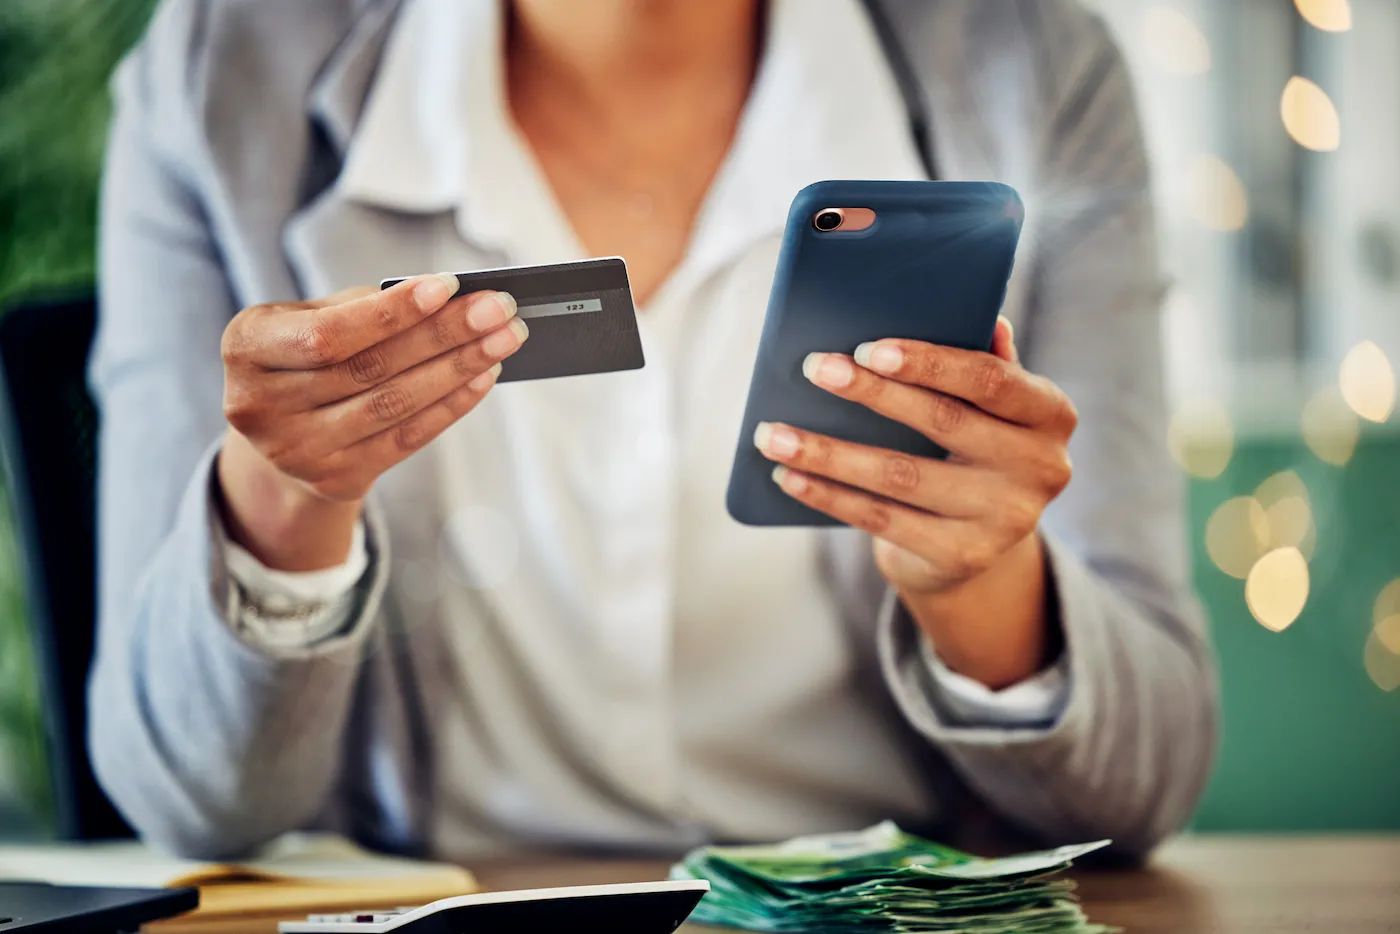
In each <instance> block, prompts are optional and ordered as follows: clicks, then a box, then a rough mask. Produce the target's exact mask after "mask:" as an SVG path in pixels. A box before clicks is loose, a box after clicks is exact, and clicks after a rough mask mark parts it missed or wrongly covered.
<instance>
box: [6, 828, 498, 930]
mask: <svg viewBox="0 0 1400 934" xmlns="http://www.w3.org/2000/svg"><path fill="white" fill-rule="evenodd" d="M0 880H30V881H42V882H51V883H54V884H58V885H98V886H106V887H112V888H172V887H179V886H187V885H193V886H198V887H199V890H200V905H199V909H198V910H197V911H195V912H192V913H190V914H188V915H182V916H180V917H178V918H172V919H169V920H167V921H160V922H156V923H154V924H149V925H147V926H146V928H145V929H146V930H150V931H153V932H158V934H183V932H199V934H213V932H215V931H217V930H220V929H224V928H227V929H237V930H241V931H260V930H266V931H273V930H276V923H277V921H278V920H279V919H285V918H292V917H301V916H304V915H306V914H308V913H311V912H317V911H337V910H345V911H349V910H355V909H359V908H397V907H401V906H408V905H422V904H426V903H428V902H431V901H436V900H437V899H440V898H447V897H450V896H453V895H467V894H470V893H473V892H476V891H478V889H479V887H478V886H477V884H476V880H475V878H473V876H472V874H471V873H470V872H468V871H467V870H466V869H463V868H462V867H460V866H452V865H448V864H445V863H428V862H421V861H418V860H411V859H404V858H401V857H396V856H385V855H381V854H378V853H371V852H369V851H367V850H365V849H362V848H361V847H359V846H356V845H355V844H354V843H351V842H350V841H349V840H346V839H345V838H343V837H338V836H335V835H333V834H309V833H298V834H289V835H287V836H285V837H282V838H280V839H278V840H277V841H275V842H274V843H272V844H271V845H269V846H268V847H267V848H266V849H264V850H262V851H261V852H259V853H258V854H257V855H256V856H255V857H253V858H251V859H249V860H247V861H245V862H237V863H211V862H201V861H198V860H186V859H178V858H175V857H171V856H166V855H164V854H162V853H160V852H159V851H157V850H153V849H151V848H150V847H148V846H145V845H144V844H141V843H138V842H135V841H113V842H102V843H80V844H58V845H49V846H0Z"/></svg>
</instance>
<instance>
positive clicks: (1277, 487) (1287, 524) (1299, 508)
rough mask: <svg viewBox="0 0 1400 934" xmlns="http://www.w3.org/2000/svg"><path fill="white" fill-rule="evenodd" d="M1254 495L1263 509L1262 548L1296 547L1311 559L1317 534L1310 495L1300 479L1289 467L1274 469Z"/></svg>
mask: <svg viewBox="0 0 1400 934" xmlns="http://www.w3.org/2000/svg"><path fill="white" fill-rule="evenodd" d="M1254 499H1255V500H1256V501H1257V502H1258V503H1259V505H1260V507H1262V509H1263V511H1264V520H1265V521H1264V527H1265V529H1266V538H1267V542H1266V544H1265V548H1264V550H1265V551H1273V550H1274V549H1277V548H1297V549H1298V550H1299V551H1301V552H1302V553H1303V557H1304V558H1308V559H1311V558H1312V553H1313V548H1314V546H1315V544H1316V538H1317V536H1316V533H1315V531H1314V527H1313V516H1312V502H1311V498H1310V497H1309V496H1308V488H1307V487H1306V486H1304V485H1303V481H1302V479H1300V478H1299V476H1298V475H1297V474H1296V473H1294V472H1293V471H1291V470H1284V471H1281V472H1280V473H1276V474H1274V475H1273V476H1271V477H1269V479H1267V480H1265V481H1264V482H1263V483H1261V484H1259V488H1258V489H1256V490H1255V491H1254Z"/></svg>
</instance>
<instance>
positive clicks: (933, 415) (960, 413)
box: [928, 395, 967, 435]
mask: <svg viewBox="0 0 1400 934" xmlns="http://www.w3.org/2000/svg"><path fill="white" fill-rule="evenodd" d="M966 419H967V407H966V406H965V405H963V403H961V402H959V401H958V400H957V399H954V398H953V397H952V396H944V395H936V396H934V397H933V399H932V400H931V401H930V403H929V410H928V421H929V425H930V426H931V427H932V428H933V429H934V431H937V432H939V433H941V434H945V435H946V434H952V433H953V432H955V431H957V430H958V429H959V428H961V427H962V426H963V422H964V421H965V420H966Z"/></svg>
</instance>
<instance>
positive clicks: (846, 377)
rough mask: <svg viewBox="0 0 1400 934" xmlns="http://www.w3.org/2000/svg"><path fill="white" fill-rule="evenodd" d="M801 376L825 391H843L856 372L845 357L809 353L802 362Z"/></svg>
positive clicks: (853, 378)
mask: <svg viewBox="0 0 1400 934" xmlns="http://www.w3.org/2000/svg"><path fill="white" fill-rule="evenodd" d="M802 375H803V376H805V377H807V378H808V379H809V380H811V381H812V382H814V383H816V384H817V385H818V386H825V387H826V388H827V389H844V388H846V387H847V386H849V385H851V383H852V381H854V380H855V378H856V371H855V370H854V369H852V368H851V364H850V363H849V362H848V361H847V360H846V358H845V357H841V356H838V355H836V354H830V353H809V354H808V355H807V358H806V359H805V360H803V361H802Z"/></svg>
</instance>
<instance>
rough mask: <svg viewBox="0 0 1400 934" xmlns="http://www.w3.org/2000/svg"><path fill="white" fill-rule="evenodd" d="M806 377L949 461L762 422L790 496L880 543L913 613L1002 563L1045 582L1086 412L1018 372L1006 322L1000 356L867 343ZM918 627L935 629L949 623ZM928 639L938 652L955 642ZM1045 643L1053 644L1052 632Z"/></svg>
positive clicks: (823, 359) (1036, 610)
mask: <svg viewBox="0 0 1400 934" xmlns="http://www.w3.org/2000/svg"><path fill="white" fill-rule="evenodd" d="M803 372H804V373H805V374H806V376H807V378H808V379H810V380H811V381H812V382H813V383H815V384H816V385H817V386H819V387H821V388H822V389H825V390H827V391H828V392H831V393H833V394H834V395H837V396H840V397H841V398H843V399H849V400H851V401H853V402H859V403H860V404H862V405H864V406H866V407H867V408H870V409H872V410H873V411H875V412H878V413H879V414H881V415H884V416H887V417H888V418H891V419H893V420H895V421H897V422H901V423H903V424H905V425H908V426H909V427H911V428H913V429H914V430H916V431H918V432H919V433H921V434H922V435H924V436H925V437H927V438H928V439H929V440H930V441H932V442H934V443H935V444H938V445H939V446H941V447H943V448H945V449H946V450H947V451H948V453H949V456H948V457H947V459H944V460H939V459H935V458H928V457H912V456H910V455H908V454H903V453H900V452H897V451H891V450H885V449H881V448H873V447H868V446H866V445H861V444H853V443H851V442H847V441H840V440H837V439H835V438H831V437H827V436H825V435H819V434H814V433H811V432H807V431H803V430H801V429H799V428H795V427H793V426H789V425H783V424H777V423H764V424H761V425H759V427H758V430H757V432H756V434H755V438H754V443H755V444H756V445H757V446H758V448H759V450H760V451H761V452H762V453H763V454H764V455H765V456H766V457H768V458H769V459H770V460H773V461H776V462H777V463H778V465H779V466H777V467H776V468H775V469H774V480H775V481H776V482H777V483H778V485H779V486H780V487H781V488H782V489H783V491H784V492H785V493H787V494H788V495H789V496H792V497H793V498H795V499H797V500H799V501H801V502H803V503H805V504H806V505H808V506H810V507H812V508H813V509H817V510H819V511H821V512H824V513H826V514H828V515H830V516H834V517H835V518H837V519H840V520H841V521H843V522H845V523H847V524H849V525H851V526H854V527H855V528H858V529H863V530H864V531H866V532H869V533H870V534H871V535H872V536H874V537H875V559H876V563H877V564H878V566H879V568H880V571H881V573H882V574H883V575H884V576H885V578H886V579H887V580H888V581H889V583H890V584H891V585H892V586H893V587H894V588H895V589H896V590H897V591H898V592H899V594H900V596H901V598H903V600H904V601H905V603H906V604H907V605H909V606H910V608H911V610H914V612H915V616H916V617H920V616H921V614H920V613H919V612H918V609H917V607H918V606H919V605H920V604H921V603H922V604H925V605H928V606H937V605H940V604H942V605H945V606H949V607H951V606H953V605H954V604H956V602H957V601H956V599H955V595H956V594H957V592H958V591H960V590H966V589H968V588H969V586H970V585H973V584H975V583H976V582H978V581H979V580H987V581H990V580H991V579H993V578H995V577H997V576H999V575H997V574H996V573H995V572H996V571H997V569H998V566H999V565H1007V567H1006V569H1005V571H1006V573H1011V570H1010V564H1012V563H1014V564H1017V565H1025V567H1024V568H1022V570H1024V571H1030V570H1032V569H1031V567H1030V564H1029V563H1028V562H1035V563H1036V566H1035V567H1034V569H1033V570H1034V573H1035V575H1036V576H1037V579H1039V577H1040V576H1041V575H1043V567H1042V565H1043V555H1042V553H1041V549H1040V542H1039V536H1038V535H1037V534H1036V530H1037V527H1038V526H1039V524H1040V517H1041V514H1042V512H1043V511H1044V510H1045V507H1046V506H1047V505H1048V504H1049V503H1050V502H1051V500H1053V499H1054V498H1055V497H1056V496H1058V495H1059V494H1060V492H1061V491H1062V490H1063V489H1064V488H1065V486H1066V484H1068V483H1069V480H1070V473H1071V469H1070V460H1069V452H1068V444H1069V439H1070V435H1071V434H1072V433H1073V432H1074V429H1075V426H1076V425H1077V423H1078V415H1077V413H1076V412H1075V408H1074V405H1073V403H1071V402H1070V400H1069V397H1068V396H1066V395H1065V393H1064V392H1063V391H1062V390H1060V388H1059V387H1058V386H1056V385H1055V384H1054V383H1052V382H1051V381H1050V380H1048V379H1045V378H1043V377H1040V376H1037V375H1035V374H1033V373H1030V372H1028V371H1027V370H1025V369H1024V368H1022V367H1021V365H1020V363H1019V361H1018V358H1017V354H1016V349H1015V345H1014V343H1013V340H1012V332H1011V326H1010V324H1009V322H1007V321H1006V320H1005V319H1001V320H999V321H998V323H997V329H996V335H995V337H994V339H993V347H992V352H991V353H981V352H976V351H968V350H957V349H953V348H949V347H941V346H936V345H933V344H926V343H922V342H919V341H910V340H881V341H877V342H874V343H870V344H863V345H861V346H860V347H858V348H857V349H856V352H855V357H854V359H853V358H852V357H848V356H846V355H844V354H834V353H824V354H821V353H819V354H812V355H811V356H809V357H808V358H807V360H806V362H805V364H804V365H803ZM1015 573H1016V575H1017V576H1018V577H1024V576H1025V574H1024V573H1021V572H1020V571H1017V572H1015ZM1038 593H1039V594H1040V596H1039V603H1040V605H1039V606H1036V607H1027V608H1024V609H1025V613H1024V614H1023V615H1025V616H1026V617H1027V618H1031V617H1034V620H1035V622H1036V623H1037V624H1039V625H1040V627H1041V628H1042V629H1044V628H1045V623H1046V619H1047V614H1046V613H1045V611H1044V594H1043V586H1042V588H1040V589H1039V590H1038ZM984 609H985V607H984ZM925 615H928V614H925ZM919 622H920V623H921V624H924V628H925V630H926V631H927V630H936V629H940V628H946V626H944V625H942V624H941V623H940V622H939V621H933V620H926V619H924V618H920V619H919ZM930 635H933V636H934V638H935V641H936V642H937V643H938V644H939V646H940V650H941V649H942V647H943V642H944V641H945V639H944V638H942V637H940V635H935V634H934V633H933V632H930ZM941 635H943V636H946V633H943V634H941ZM954 641H956V640H954ZM974 641H975V640H974ZM1037 641H1039V642H1041V643H1046V642H1048V641H1049V640H1048V639H1047V638H1046V637H1045V636H1044V634H1043V633H1042V634H1041V637H1040V639H1039V640H1037ZM940 654H944V653H943V652H941V651H940ZM974 654H976V653H975V652H974ZM1039 663H1040V660H1039V659H1037V660H1036V664H1037V665H1038V664H1039ZM954 667H957V666H954ZM964 667H974V668H975V667H978V664H977V660H975V659H974V660H972V661H971V662H970V663H969V665H968V666H964ZM991 667H994V668H999V669H1006V670H1008V671H1011V670H1016V673H1019V674H1023V675H1024V674H1029V673H1030V672H1019V668H1024V667H1026V666H1025V664H1020V665H1011V666H1007V665H1001V666H991ZM1032 669H1034V666H1032ZM1007 677H1009V675H1007V676H1005V677H990V678H985V679H983V680H987V681H1003V680H1007ZM1012 680H1014V678H1012Z"/></svg>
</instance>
